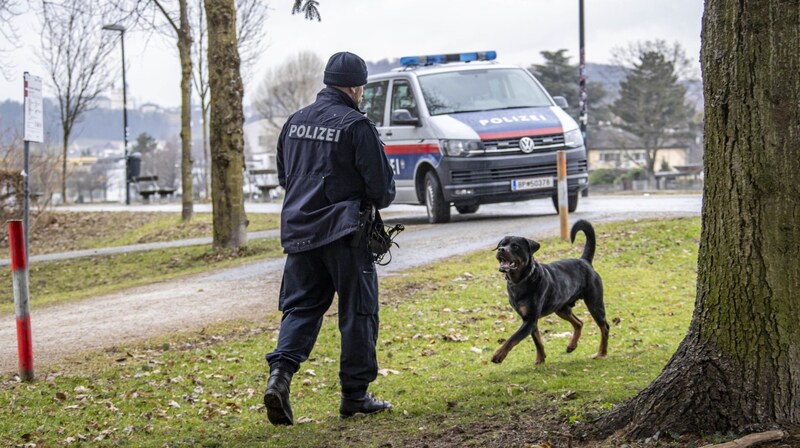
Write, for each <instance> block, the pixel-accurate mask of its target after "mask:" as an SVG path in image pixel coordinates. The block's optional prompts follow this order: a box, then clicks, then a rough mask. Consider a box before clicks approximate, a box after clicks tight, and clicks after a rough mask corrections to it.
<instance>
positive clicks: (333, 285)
mask: <svg viewBox="0 0 800 448" xmlns="http://www.w3.org/2000/svg"><path fill="white" fill-rule="evenodd" d="M323 81H324V83H325V85H326V87H325V88H324V89H322V90H321V91H320V92H319V93H318V94H317V100H316V101H315V102H314V103H313V104H311V105H310V106H308V107H305V108H303V109H300V110H299V111H297V112H295V113H294V114H293V115H292V116H290V117H289V120H288V121H287V122H286V124H285V125H284V126H283V129H282V131H281V134H280V137H279V139H278V154H277V162H278V180H279V182H280V185H281V186H282V187H283V188H285V189H286V196H285V198H284V201H283V209H282V211H281V245H282V246H283V249H284V252H286V254H287V257H286V266H285V268H284V272H283V282H282V284H281V292H280V298H279V308H280V309H281V311H283V318H282V320H281V328H280V334H279V336H278V345H277V347H276V348H275V350H274V351H273V352H272V353H269V354H268V355H267V356H266V358H267V362H268V363H269V367H270V377H269V381H268V383H267V390H266V392H265V394H264V404H265V405H266V407H267V416H268V418H269V421H270V422H271V423H272V424H274V425H291V424H293V422H294V418H293V415H292V408H291V405H290V404H289V385H290V383H291V381H292V375H293V374H294V373H295V372H297V370H298V369H299V366H300V363H302V362H303V361H305V360H306V359H308V356H309V354H310V353H311V349H312V348H313V347H314V343H315V342H316V339H317V335H318V334H319V330H320V326H321V325H322V319H323V316H324V314H325V312H326V311H327V310H328V308H329V307H330V305H331V303H332V301H333V295H334V293H337V294H338V296H339V313H338V317H339V332H340V333H341V338H342V344H341V359H340V367H339V380H340V382H341V387H342V399H341V404H340V406H339V415H340V417H342V418H347V417H350V416H352V415H354V414H357V413H363V414H371V413H374V412H379V411H383V410H387V409H390V408H391V405H390V404H389V403H388V402H386V401H381V400H377V399H375V398H374V397H373V396H372V395H370V394H367V386H368V385H369V383H371V382H372V381H374V380H375V377H376V376H377V370H378V362H377V359H376V355H375V344H376V342H377V339H378V279H377V275H376V272H375V264H374V261H373V259H372V254H371V253H370V252H369V250H368V248H367V241H366V238H367V235H366V233H367V232H357V230H358V229H359V209H360V208H361V206H362V203H371V204H372V205H374V206H375V207H376V208H378V209H381V208H384V207H387V206H389V204H390V203H391V202H392V201H393V200H394V196H395V186H394V179H393V176H392V170H391V167H390V166H389V161H388V160H387V159H386V155H385V154H384V152H383V144H382V143H381V141H380V138H379V135H378V131H377V130H376V129H375V125H374V124H373V123H372V122H371V121H370V120H369V119H368V118H366V117H365V116H364V114H363V113H362V112H361V111H359V109H358V107H359V104H360V103H361V99H362V97H363V94H364V85H365V84H366V83H367V66H366V64H365V63H364V60H363V59H361V58H360V57H358V56H356V55H355V54H353V53H348V52H342V53H336V54H334V55H333V56H331V57H330V59H329V60H328V64H327V65H326V67H325V73H324V78H323Z"/></svg>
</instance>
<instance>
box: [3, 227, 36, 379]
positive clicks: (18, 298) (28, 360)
mask: <svg viewBox="0 0 800 448" xmlns="http://www.w3.org/2000/svg"><path fill="white" fill-rule="evenodd" d="M24 240H25V237H24V236H23V230H22V221H20V220H12V221H8V245H9V249H10V251H11V269H12V271H13V282H14V309H15V311H16V314H17V355H18V356H19V377H20V378H21V379H22V381H33V338H32V337H31V313H30V304H29V299H28V259H27V253H26V252H25V242H24Z"/></svg>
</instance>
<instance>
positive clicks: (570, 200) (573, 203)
mask: <svg viewBox="0 0 800 448" xmlns="http://www.w3.org/2000/svg"><path fill="white" fill-rule="evenodd" d="M553 207H555V208H556V213H558V194H554V195H553ZM577 209H578V193H570V194H569V195H568V196H567V210H568V211H569V212H570V213H572V212H574V211H575V210H577Z"/></svg>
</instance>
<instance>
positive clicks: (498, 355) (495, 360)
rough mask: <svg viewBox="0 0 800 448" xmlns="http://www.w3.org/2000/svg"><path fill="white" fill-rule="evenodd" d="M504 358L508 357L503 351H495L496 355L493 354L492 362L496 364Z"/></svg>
mask: <svg viewBox="0 0 800 448" xmlns="http://www.w3.org/2000/svg"><path fill="white" fill-rule="evenodd" d="M504 359H506V357H505V355H503V354H502V353H495V354H494V356H492V362H493V363H495V364H500V363H501V362H503V360H504Z"/></svg>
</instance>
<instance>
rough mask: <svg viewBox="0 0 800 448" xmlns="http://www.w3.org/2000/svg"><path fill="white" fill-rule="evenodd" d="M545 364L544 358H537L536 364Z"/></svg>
mask: <svg viewBox="0 0 800 448" xmlns="http://www.w3.org/2000/svg"><path fill="white" fill-rule="evenodd" d="M539 364H544V358H536V365H537V366H538V365H539Z"/></svg>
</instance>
